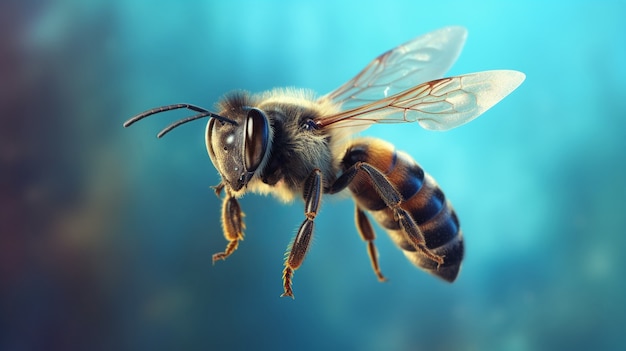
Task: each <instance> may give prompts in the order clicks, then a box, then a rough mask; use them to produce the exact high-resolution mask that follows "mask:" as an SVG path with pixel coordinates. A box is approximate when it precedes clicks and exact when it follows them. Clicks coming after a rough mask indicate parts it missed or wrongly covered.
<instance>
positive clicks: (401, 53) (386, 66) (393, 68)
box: [320, 27, 467, 110]
mask: <svg viewBox="0 0 626 351" xmlns="http://www.w3.org/2000/svg"><path fill="white" fill-rule="evenodd" d="M466 37H467V31H466V30H465V28H463V27H445V28H442V29H439V30H436V31H433V32H430V33H427V34H425V35H422V36H420V37H417V38H415V39H413V40H411V41H409V42H406V43H404V44H402V45H400V46H398V47H396V48H394V49H392V50H389V51H387V52H385V53H384V54H382V55H380V56H378V57H377V58H376V59H374V60H373V61H372V62H371V63H370V64H369V65H368V66H367V67H365V68H364V69H363V70H362V71H361V72H360V73H359V74H357V75H356V76H355V77H354V78H352V79H351V80H350V81H348V82H347V83H345V84H344V85H342V86H341V87H339V88H338V89H336V90H335V91H333V92H331V93H329V94H327V95H325V96H323V97H321V98H320V100H322V99H330V100H332V102H333V103H334V104H339V105H341V106H342V109H344V110H347V109H351V108H354V107H357V106H360V105H363V104H366V103H368V102H374V101H378V100H382V99H385V98H387V97H390V96H392V95H395V94H397V93H399V92H402V91H405V90H407V89H409V88H412V87H414V86H416V85H418V84H420V83H424V82H428V81H431V80H433V79H437V78H441V77H443V75H444V74H445V73H446V71H448V69H449V68H450V67H451V66H452V64H454V62H455V61H456V59H457V57H458V56H459V53H460V52H461V49H462V48H463V44H465V38H466Z"/></svg>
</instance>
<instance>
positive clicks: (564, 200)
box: [0, 0, 626, 351]
mask: <svg viewBox="0 0 626 351" xmlns="http://www.w3.org/2000/svg"><path fill="white" fill-rule="evenodd" d="M625 16H626V4H625V2H624V1H568V2H561V1H553V2H550V1H547V2H543V1H541V2H540V1H512V2H504V1H484V2H473V1H472V2H462V1H430V2H417V1H378V2H365V1H346V2H337V1H319V0H318V1H310V2H305V1H292V2H286V1H285V2H283V1H265V2H262V1H237V0H232V1H231V0H228V1H220V2H217V1H160V2H155V1H120V0H115V1H97V0H91V1H71V0H58V1H34V0H33V1H31V0H20V1H16V0H8V1H3V2H2V4H1V5H0V76H1V77H0V99H1V100H0V101H1V102H0V103H1V105H0V106H1V111H0V112H1V120H0V146H1V149H0V162H1V167H2V168H1V172H0V190H1V195H0V206H1V207H0V211H1V213H0V220H1V223H0V230H1V233H0V296H1V302H0V309H1V310H0V349H2V350H79V349H83V350H141V349H146V350H195V349H198V350H200V349H203V350H261V349H262V350H288V349H293V350H481V351H484V350H559V349H560V350H590V349H594V350H617V349H624V348H625V347H626V342H625V341H624V331H625V330H624V328H625V325H626V307H624V306H625V305H624V299H623V297H624V296H626V259H625V258H624V256H625V255H624V254H623V252H622V249H623V248H624V247H625V245H626V235H624V234H623V232H624V228H625V226H626V214H625V213H624V212H625V210H624V209H625V205H624V200H625V198H626V185H625V180H626V163H625V159H626V157H625V153H626V118H625V117H626V85H625V84H624V82H625V81H626V68H625V67H626V65H625V63H626V22H625V21H624V18H625ZM447 25H462V26H465V27H466V28H467V29H468V31H469V37H468V40H467V43H466V46H465V49H464V51H463V52H462V54H461V56H460V58H459V60H458V62H457V64H456V65H455V66H454V67H453V68H452V70H451V71H450V72H449V74H451V75H452V74H461V73H469V72H474V71H481V70H488V69H516V70H520V71H523V72H525V73H526V75H527V79H526V81H525V82H524V84H523V85H522V86H521V87H520V88H519V89H518V90H517V91H515V92H514V93H513V94H511V95H510V96H509V97H507V98H506V99H505V100H504V101H502V102H501V103H500V104H498V105H497V106H496V107H494V108H493V109H491V110H490V111H488V112H487V113H486V114H485V115H484V116H482V117H480V118H479V119H477V120H476V121H474V122H472V123H470V124H468V125H465V126H463V127H461V128H458V129H455V130H452V131H450V132H446V133H436V132H429V131H425V130H422V129H420V128H419V126H417V125H414V126H403V127H399V126H394V125H391V126H375V127H373V128H370V129H368V130H367V134H369V135H375V136H378V137H381V138H384V139H387V140H390V141H393V142H394V143H395V144H396V146H397V147H398V148H399V149H402V150H406V151H409V152H410V153H411V154H412V155H413V156H414V157H415V158H416V160H418V162H420V164H421V165H422V166H423V167H424V168H425V169H426V170H427V171H428V172H430V173H431V174H432V175H433V176H434V177H435V178H436V179H437V180H438V181H439V183H440V185H441V186H442V188H443V189H444V191H445V192H446V194H447V196H448V198H449V199H450V200H451V201H452V202H453V204H454V206H455V208H456V210H457V212H458V214H459V217H460V220H461V223H462V226H463V230H464V234H465V237H466V245H467V256H466V257H467V258H466V260H465V263H464V266H463V270H462V272H461V274H460V277H459V279H458V280H457V281H456V282H455V283H454V284H452V285H450V284H447V283H444V282H442V281H439V280H437V279H436V278H434V277H432V276H429V275H428V274H426V273H423V272H421V271H420V270H418V269H417V268H415V267H413V266H412V265H411V264H410V263H409V262H408V261H407V260H406V259H405V258H404V256H403V255H402V253H401V252H400V251H399V250H398V249H397V248H396V247H395V246H394V245H393V244H392V243H391V241H390V240H389V238H387V236H386V234H384V233H383V232H382V231H380V230H378V239H377V241H376V243H377V245H378V248H379V251H380V263H381V268H382V271H383V273H385V274H386V276H387V277H388V278H389V282H387V283H384V284H381V283H378V281H377V280H376V278H375V276H374V274H373V273H372V270H371V268H370V263H369V260H368V257H367V253H366V248H365V244H364V243H363V242H362V241H361V239H360V238H359V236H358V234H357V232H356V229H355V228H354V221H353V204H352V201H350V200H349V198H343V199H331V198H330V197H326V198H325V201H324V204H323V207H322V211H321V213H320V215H319V217H318V220H317V221H316V223H317V227H316V237H315V240H314V243H313V247H312V249H311V251H310V253H309V256H308V257H307V260H306V261H305V263H304V265H303V266H302V268H301V269H299V270H298V271H297V273H296V275H295V280H294V289H295V295H296V299H295V300H291V299H286V298H284V299H281V298H279V295H280V293H281V292H282V286H281V270H282V264H283V254H284V251H285V248H286V246H287V244H288V242H289V241H290V239H291V237H292V235H293V234H294V232H295V230H296V228H297V226H298V225H299V223H300V222H301V220H302V218H303V204H302V202H295V203H294V204H292V205H288V206H285V205H283V204H281V203H279V202H278V201H276V200H275V199H273V198H264V197H259V196H247V197H245V198H244V199H243V200H242V201H241V205H242V206H243V209H244V210H245V212H246V214H247V217H246V221H247V227H248V229H247V231H246V240H245V241H243V242H242V244H241V245H240V248H239V250H238V251H237V252H236V253H235V254H234V255H233V256H231V257H230V258H229V259H228V260H226V261H225V262H218V263H217V264H215V266H212V265H211V254H213V253H214V252H217V251H221V250H223V248H224V246H225V244H226V242H225V240H224V238H223V237H222V233H221V228H220V223H219V211H220V201H219V200H218V199H217V198H216V197H215V196H214V195H213V192H212V190H211V189H210V188H209V186H211V185H215V184H217V183H218V181H219V179H218V176H217V172H216V171H215V169H214V168H213V166H212V165H211V163H210V160H209V158H208V157H207V154H206V150H205V146H204V141H203V133H204V128H205V127H204V123H203V122H196V123H194V124H190V125H187V126H184V127H181V128H179V129H177V130H176V131H175V132H173V133H171V134H170V135H168V136H167V137H166V138H164V139H162V140H157V139H156V138H155V134H156V132H157V131H159V130H160V129H161V128H162V127H164V126H165V125H167V124H168V123H169V122H171V121H172V120H174V119H176V118H179V117H182V116H183V114H182V113H180V114H178V115H177V114H176V113H172V115H169V116H165V115H164V116H159V117H153V118H151V119H148V120H146V121H145V122H142V123H141V124H138V125H136V126H134V127H133V128H130V129H123V128H122V122H123V121H125V120H126V119H127V118H129V117H130V116H132V115H134V114H135V113H138V112H140V111H143V110H145V109H147V108H150V107H154V106H159V105H165V104H170V103H176V102H190V103H194V104H198V105H201V106H205V107H207V108H212V105H213V103H214V102H215V101H216V100H217V99H218V98H219V97H220V96H221V95H222V94H224V93H226V92H228V91H230V90H233V89H246V90H250V91H253V92H256V91H263V90H267V89H270V88H273V87H281V86H296V87H304V88H311V89H314V90H315V91H317V92H318V93H319V94H324V93H326V92H329V91H330V90H332V89H334V88H336V87H338V86H339V85H340V84H342V83H343V82H345V81H346V80H347V79H349V78H351V77H352V76H353V75H354V74H356V73H357V72H358V71H359V70H360V69H361V68H363V67H364V66H365V65H366V64H367V63H369V62H370V60H371V59H373V58H374V57H375V56H377V55H379V54H381V53H382V52H384V51H385V50H387V49H390V48H392V47H394V46H396V45H398V44H400V43H402V42H404V41H406V40H409V39H411V38H413V37H415V36H417V35H420V34H423V33H426V32H429V31H431V30H434V29H437V28H440V27H443V26H447Z"/></svg>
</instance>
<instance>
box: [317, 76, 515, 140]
mask: <svg viewBox="0 0 626 351" xmlns="http://www.w3.org/2000/svg"><path fill="white" fill-rule="evenodd" d="M524 79H525V75H524V74H523V73H521V72H517V71H505V70H501V71H484V72H477V73H470V74H465V75H461V76H456V77H449V78H442V79H437V80H433V81H430V82H426V83H423V84H420V85H418V86H416V87H413V88H410V89H407V90H405V91H403V92H400V93H398V94H395V95H393V96H390V97H387V98H384V99H382V100H378V101H374V102H370V103H366V104H364V105H361V106H359V107H356V108H353V109H350V110H346V111H342V112H339V113H337V114H334V115H331V116H326V117H324V118H322V119H320V120H319V121H317V122H318V125H319V126H320V127H322V128H324V127H328V126H331V125H332V127H333V128H338V127H351V128H355V132H356V131H357V130H359V129H360V130H362V129H365V128H367V127H369V126H370V125H371V124H373V123H404V122H418V123H419V124H420V126H422V127H423V128H425V129H430V130H448V129H452V128H455V127H458V126H460V125H461V124H464V123H467V122H469V121H471V120H472V119H474V118H476V117H478V116H480V115H481V114H482V113H483V112H485V111H487V110H488V109H489V108H490V107H492V106H493V105H495V104H496V103H498V101H500V100H502V99H503V98H504V97H505V96H507V95H508V94H509V93H511V92H512V91H513V90H515V88H517V87H518V86H519V85H520V84H521V83H522V82H523V81H524Z"/></svg>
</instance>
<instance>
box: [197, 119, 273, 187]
mask: <svg viewBox="0 0 626 351" xmlns="http://www.w3.org/2000/svg"><path fill="white" fill-rule="evenodd" d="M232 112H233V114H235V115H236V116H229V117H230V118H232V120H233V121H237V123H229V122H227V121H224V120H219V119H215V118H212V119H211V120H210V121H209V123H208V124H207V129H206V147H207V151H208V153H209V157H211V161H212V162H213V165H214V166H215V168H216V169H217V171H218V172H219V173H220V175H221V176H222V179H223V181H224V182H225V183H226V185H227V186H229V187H230V188H231V189H232V190H234V191H239V190H241V189H242V188H243V187H245V186H246V185H247V184H248V182H249V181H250V180H251V179H252V177H253V176H254V174H255V173H256V172H257V171H258V170H261V169H263V167H262V166H263V164H264V163H265V162H266V160H267V155H268V150H269V148H270V139H271V135H270V134H271V128H270V122H269V119H268V118H267V115H266V114H265V112H263V111H262V110H259V109H257V108H252V107H243V108H242V109H241V110H240V111H232Z"/></svg>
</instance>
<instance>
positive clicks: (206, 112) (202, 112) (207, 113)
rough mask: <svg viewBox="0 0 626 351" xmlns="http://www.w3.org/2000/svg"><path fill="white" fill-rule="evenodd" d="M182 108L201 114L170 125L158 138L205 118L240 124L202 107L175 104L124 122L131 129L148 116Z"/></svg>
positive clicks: (152, 110) (146, 112)
mask: <svg viewBox="0 0 626 351" xmlns="http://www.w3.org/2000/svg"><path fill="white" fill-rule="evenodd" d="M181 108H185V109H188V110H192V111H196V112H200V113H199V114H197V115H193V116H191V117H187V118H184V119H181V120H179V121H176V122H174V123H172V124H170V125H169V126H167V127H165V128H164V129H163V130H162V131H160V132H159V134H157V138H161V137H162V136H164V135H165V134H167V133H168V132H169V131H171V130H172V129H174V128H176V127H178V126H180V125H181V124H185V123H187V122H191V121H195V120H196V119H200V118H204V117H209V118H215V119H217V120H219V121H222V122H226V123H230V124H233V125H237V124H238V123H237V122H236V121H233V120H232V119H230V118H226V117H223V116H220V115H218V114H215V113H213V112H211V111H209V110H205V109H203V108H202V107H198V106H195V105H190V104H175V105H168V106H161V107H157V108H153V109H151V110H148V111H145V112H142V113H140V114H138V115H136V116H134V117H133V118H131V119H129V120H128V121H126V122H124V127H129V126H131V125H133V124H134V123H135V122H138V121H140V120H142V119H144V118H146V117H148V116H152V115H155V114H157V113H161V112H166V111H172V110H178V109H181Z"/></svg>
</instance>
